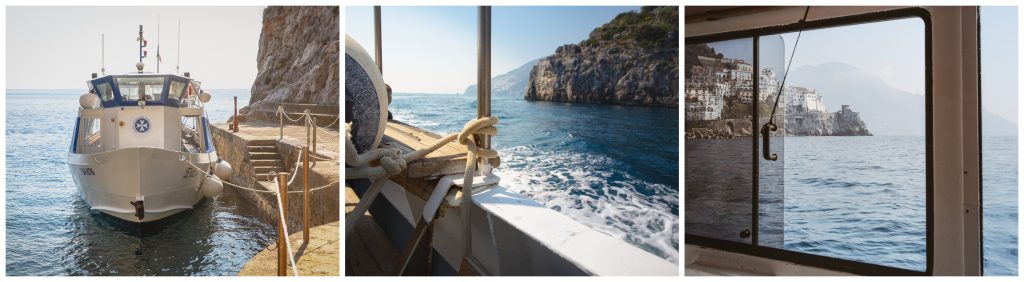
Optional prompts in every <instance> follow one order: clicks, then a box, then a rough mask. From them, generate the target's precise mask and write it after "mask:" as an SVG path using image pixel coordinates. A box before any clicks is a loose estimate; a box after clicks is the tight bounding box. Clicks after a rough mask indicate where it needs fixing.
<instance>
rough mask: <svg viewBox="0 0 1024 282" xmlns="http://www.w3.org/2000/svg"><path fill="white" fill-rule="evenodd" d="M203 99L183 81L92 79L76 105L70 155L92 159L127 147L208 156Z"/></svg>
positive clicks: (188, 81) (145, 77) (210, 148)
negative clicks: (80, 105)
mask: <svg viewBox="0 0 1024 282" xmlns="http://www.w3.org/2000/svg"><path fill="white" fill-rule="evenodd" d="M209 95H210V94H209V93H208V92H202V91H201V84H200V83H199V82H198V81H195V80H192V79H190V78H188V77H187V76H184V77H183V76H178V75H172V74H125V75H108V76H103V77H99V78H95V79H93V80H91V81H89V93H86V94H84V95H83V96H82V98H81V101H80V102H81V104H82V108H81V109H79V115H78V118H77V120H76V125H75V135H74V139H73V140H72V142H71V152H72V153H77V154H94V153H102V152H106V151H110V150H115V149H119V148H130V147H149V148H160V149H165V150H172V151H180V152H188V153H200V152H212V151H213V144H212V143H213V141H212V140H211V139H210V131H209V129H208V125H209V120H208V119H207V118H206V115H205V111H204V109H203V107H202V103H203V102H206V101H209V98H210V96H209Z"/></svg>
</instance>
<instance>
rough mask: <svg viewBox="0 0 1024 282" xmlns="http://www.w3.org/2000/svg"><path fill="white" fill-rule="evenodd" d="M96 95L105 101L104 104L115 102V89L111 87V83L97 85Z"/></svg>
mask: <svg viewBox="0 0 1024 282" xmlns="http://www.w3.org/2000/svg"><path fill="white" fill-rule="evenodd" d="M96 92H97V93H96V94H97V95H99V96H100V99H103V102H108V101H113V100H114V89H113V88H111V87H110V82H104V83H100V84H97V85H96Z"/></svg>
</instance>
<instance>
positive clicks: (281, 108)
mask: <svg viewBox="0 0 1024 282" xmlns="http://www.w3.org/2000/svg"><path fill="white" fill-rule="evenodd" d="M276 114H277V115H284V118H286V119H288V120H290V121H292V122H299V120H301V119H302V116H303V115H305V114H303V115H300V116H299V117H298V118H296V119H292V118H291V116H290V115H288V113H286V112H285V111H284V107H283V106H277V112H276Z"/></svg>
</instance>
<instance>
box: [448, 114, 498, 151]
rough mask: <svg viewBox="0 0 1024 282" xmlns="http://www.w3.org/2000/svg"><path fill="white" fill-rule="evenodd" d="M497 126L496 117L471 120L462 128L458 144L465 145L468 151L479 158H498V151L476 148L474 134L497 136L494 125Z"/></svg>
mask: <svg viewBox="0 0 1024 282" xmlns="http://www.w3.org/2000/svg"><path fill="white" fill-rule="evenodd" d="M497 124H498V118H497V117H493V116H492V117H484V118H478V119H474V120H471V121H469V122H467V123H466V126H464V127H462V132H459V137H458V140H459V144H462V145H466V148H467V149H468V150H469V151H472V152H473V153H474V154H476V155H477V156H480V157H481V158H488V159H489V158H496V157H498V151H495V150H493V149H483V148H480V147H477V145H476V138H475V137H473V135H474V134H480V135H488V136H494V135H497V134H498V128H497V127H495V125H497Z"/></svg>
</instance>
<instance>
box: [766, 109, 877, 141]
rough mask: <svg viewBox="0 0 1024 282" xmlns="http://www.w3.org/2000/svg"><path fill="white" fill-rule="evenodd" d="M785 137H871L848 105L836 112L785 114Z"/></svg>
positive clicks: (862, 122)
mask: <svg viewBox="0 0 1024 282" xmlns="http://www.w3.org/2000/svg"><path fill="white" fill-rule="evenodd" d="M785 131H786V136H871V135H872V134H871V132H870V131H868V128H867V126H866V125H865V124H864V121H863V120H861V119H860V113H858V112H854V111H853V110H851V109H850V106H849V105H843V109H842V110H840V111H838V112H815V111H808V112H797V111H787V113H786V128H785Z"/></svg>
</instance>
